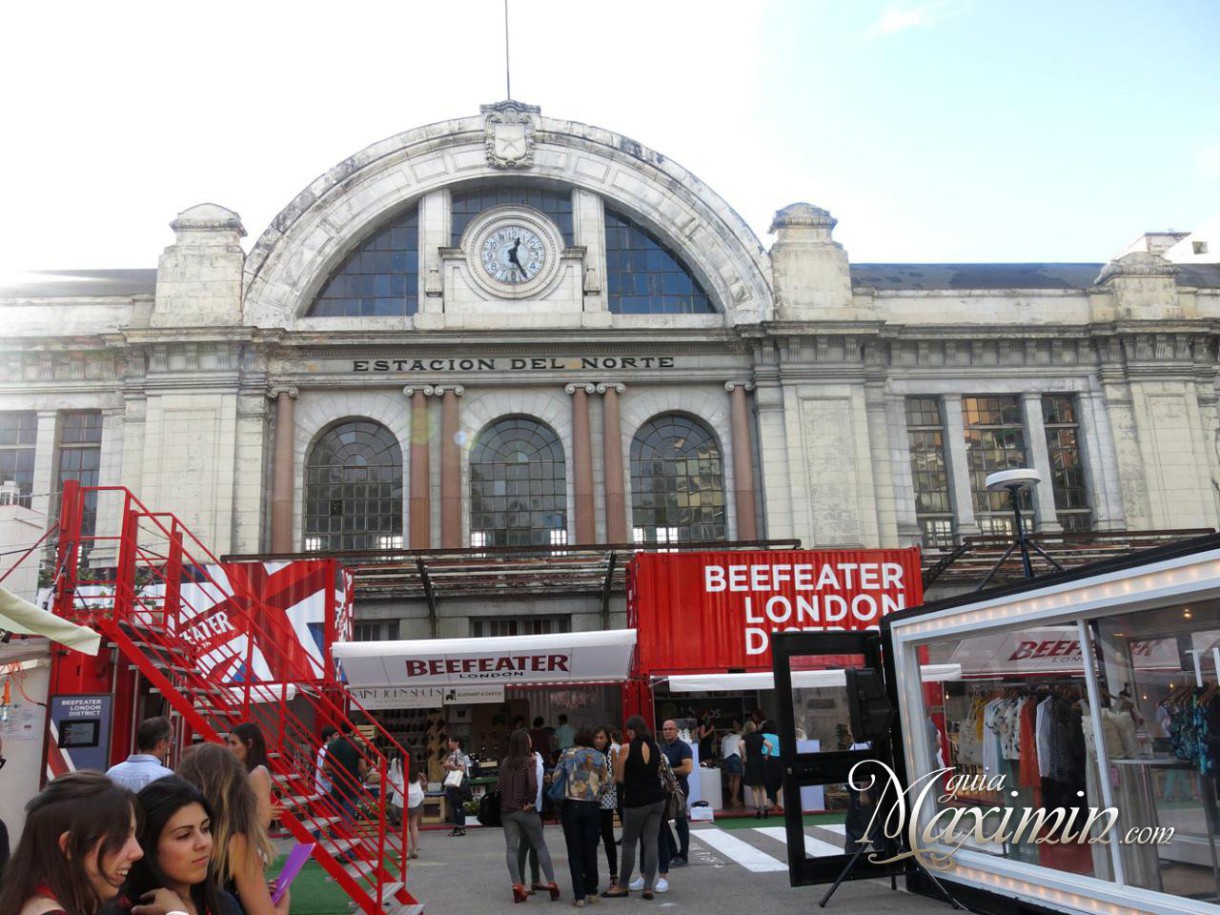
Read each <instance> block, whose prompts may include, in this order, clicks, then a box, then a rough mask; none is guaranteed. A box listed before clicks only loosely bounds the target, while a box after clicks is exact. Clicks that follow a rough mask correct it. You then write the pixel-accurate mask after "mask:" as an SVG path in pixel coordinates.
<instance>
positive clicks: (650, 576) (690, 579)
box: [628, 548, 923, 673]
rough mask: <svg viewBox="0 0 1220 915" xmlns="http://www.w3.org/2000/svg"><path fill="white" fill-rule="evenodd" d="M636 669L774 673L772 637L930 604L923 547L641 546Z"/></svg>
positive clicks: (632, 609)
mask: <svg viewBox="0 0 1220 915" xmlns="http://www.w3.org/2000/svg"><path fill="white" fill-rule="evenodd" d="M628 577H629V584H628V589H629V598H628V608H629V609H628V613H629V617H628V624H629V625H631V624H634V625H635V626H636V628H637V630H638V631H639V642H638V645H637V649H636V651H637V655H638V659H639V661H638V669H639V670H640V671H641V672H643V673H649V672H652V671H658V672H659V671H673V672H676V671H691V672H697V671H698V672H702V671H714V670H721V671H723V670H726V669H738V670H770V669H771V634H772V633H773V632H782V631H785V630H789V629H795V630H803V631H823V630H835V629H852V630H856V629H876V628H878V626H879V625H880V623H881V618H882V617H883V616H886V615H888V614H890V613H894V612H896V611H898V610H903V609H906V608H908V607H914V606H916V605H918V604H920V603H922V601H923V583H922V579H921V578H920V568H919V550H918V549H916V548H912V549H905V550H758V551H737V552H716V553H637V554H636V555H635V558H634V559H633V560H632V562H631V565H630V567H629V571H628Z"/></svg>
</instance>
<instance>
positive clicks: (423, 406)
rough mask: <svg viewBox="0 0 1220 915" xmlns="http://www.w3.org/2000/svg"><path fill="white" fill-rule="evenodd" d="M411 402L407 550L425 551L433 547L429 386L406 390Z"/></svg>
mask: <svg viewBox="0 0 1220 915" xmlns="http://www.w3.org/2000/svg"><path fill="white" fill-rule="evenodd" d="M402 392H403V393H404V394H406V395H407V397H409V398H411V489H410V495H409V497H408V499H407V531H408V539H407V548H408V549H412V550H426V549H428V548H429V547H430V546H431V545H432V500H431V498H429V496H430V488H431V484H432V474H431V472H430V467H429V460H428V395H430V394H432V393H433V388H432V386H431V385H428V386H425V387H422V388H413V387H409V386H408V387H405V388H403V389H402Z"/></svg>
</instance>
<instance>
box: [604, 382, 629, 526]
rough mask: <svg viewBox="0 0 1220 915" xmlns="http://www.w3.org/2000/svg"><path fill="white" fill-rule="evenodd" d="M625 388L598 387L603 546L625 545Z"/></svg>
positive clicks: (614, 386) (613, 384)
mask: <svg viewBox="0 0 1220 915" xmlns="http://www.w3.org/2000/svg"><path fill="white" fill-rule="evenodd" d="M626 390H627V386H626V385H624V384H619V383H609V384H599V385H598V386H597V393H599V394H601V395H602V440H603V441H604V442H605V448H604V451H605V458H604V460H605V466H606V477H605V481H604V488H605V499H606V542H607V543H627V542H629V539H630V538H629V537H628V532H627V482H626V477H625V474H624V472H623V423H622V414H621V412H620V410H619V402H618V398H619V395H620V394H622V393H623V392H624V391H626Z"/></svg>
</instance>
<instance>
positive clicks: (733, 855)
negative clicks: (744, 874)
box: [690, 827, 788, 874]
mask: <svg viewBox="0 0 1220 915" xmlns="http://www.w3.org/2000/svg"><path fill="white" fill-rule="evenodd" d="M781 831H782V830H781ZM690 837H691V841H692V842H699V843H701V844H703V845H706V846H708V847H709V848H713V849H715V850H716V851H718V852H720V854H722V855H724V856H725V857H726V858H728V859H729V860H730V861H732V862H734V863H736V864H740V865H741V866H742V867H744V868H745V869H746V870H748V871H752V872H753V873H755V874H765V873H775V872H779V871H786V870H788V862H786V861H781V860H780V859H779V858H776V857H774V856H773V855H769V854H767V853H766V852H765V851H762V850H761V849H758V848H755V847H754V846H753V845H751V844H750V843H749V842H744V841H742V840H741V839H739V838H737V836H735V835H732V834H730V833H727V832H725V831H724V830H723V829H717V828H715V827H713V828H711V829H698V830H691V834H690Z"/></svg>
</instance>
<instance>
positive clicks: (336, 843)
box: [322, 836, 364, 858]
mask: <svg viewBox="0 0 1220 915" xmlns="http://www.w3.org/2000/svg"><path fill="white" fill-rule="evenodd" d="M363 846H364V840H363V839H328V838H326V837H325V836H323V837H322V847H323V848H325V849H326V850H327V851H328V852H329V853H330V856H331V857H332V858H337V857H339V855H341V854H343V853H344V852H348V851H353V850H355V849H358V848H362V847H363Z"/></svg>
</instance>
